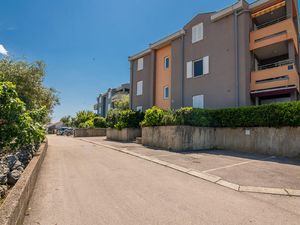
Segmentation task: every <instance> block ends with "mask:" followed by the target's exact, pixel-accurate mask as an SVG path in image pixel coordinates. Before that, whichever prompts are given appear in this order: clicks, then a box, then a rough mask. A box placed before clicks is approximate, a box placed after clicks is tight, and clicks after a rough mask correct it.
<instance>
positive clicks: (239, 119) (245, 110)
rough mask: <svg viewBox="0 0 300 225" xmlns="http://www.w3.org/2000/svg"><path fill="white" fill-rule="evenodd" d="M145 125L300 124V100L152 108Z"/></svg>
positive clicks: (253, 125) (248, 125)
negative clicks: (262, 103) (244, 105)
mask: <svg viewBox="0 0 300 225" xmlns="http://www.w3.org/2000/svg"><path fill="white" fill-rule="evenodd" d="M141 125H142V126H163V125H165V126H167V125H189V126H199V127H283V126H300V102H298V101H297V102H288V103H274V104H269V105H261V106H247V107H239V108H226V109H194V108H181V109H179V110H176V111H164V110H162V109H158V108H157V107H153V108H152V109H148V110H147V111H146V114H145V119H144V120H143V122H142V123H141Z"/></svg>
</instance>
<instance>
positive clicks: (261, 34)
mask: <svg viewBox="0 0 300 225" xmlns="http://www.w3.org/2000/svg"><path fill="white" fill-rule="evenodd" d="M282 19H283V18H282ZM289 40H292V41H293V42H294V46H295V49H296V52H297V53H298V35H297V30H296V27H295V24H294V21H293V19H292V18H287V19H283V20H282V21H280V22H278V21H277V23H274V22H273V24H271V25H268V26H267V25H265V26H264V27H263V28H260V29H258V30H255V31H252V32H251V33H250V51H253V50H256V49H259V48H262V47H266V46H270V45H273V44H276V43H280V42H284V41H289Z"/></svg>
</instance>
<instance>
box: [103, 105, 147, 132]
mask: <svg viewBox="0 0 300 225" xmlns="http://www.w3.org/2000/svg"><path fill="white" fill-rule="evenodd" d="M143 118H144V114H143V113H141V112H136V111H133V110H130V109H128V110H118V109H113V110H110V111H109V113H108V115H107V118H106V121H107V126H108V127H111V128H116V129H119V130H121V129H123V128H135V127H139V124H140V122H141V121H142V120H143Z"/></svg>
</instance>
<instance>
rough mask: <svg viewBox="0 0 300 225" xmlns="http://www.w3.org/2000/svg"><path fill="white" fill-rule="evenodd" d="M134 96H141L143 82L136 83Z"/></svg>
mask: <svg viewBox="0 0 300 225" xmlns="http://www.w3.org/2000/svg"><path fill="white" fill-rule="evenodd" d="M136 95H137V96H141V95H143V81H142V80H141V81H138V82H137V83H136Z"/></svg>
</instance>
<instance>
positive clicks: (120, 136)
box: [106, 128, 142, 142]
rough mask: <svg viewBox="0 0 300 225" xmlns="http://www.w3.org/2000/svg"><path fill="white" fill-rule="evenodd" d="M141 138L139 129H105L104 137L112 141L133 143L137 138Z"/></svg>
mask: <svg viewBox="0 0 300 225" xmlns="http://www.w3.org/2000/svg"><path fill="white" fill-rule="evenodd" d="M141 136H142V130H141V129H140V128H125V129H122V130H118V129H112V128H107V132H106V137H107V139H109V140H113V141H124V142H127V141H134V140H135V139H136V138H137V137H141Z"/></svg>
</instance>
